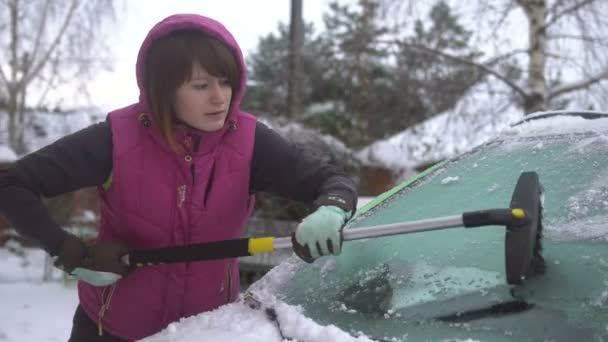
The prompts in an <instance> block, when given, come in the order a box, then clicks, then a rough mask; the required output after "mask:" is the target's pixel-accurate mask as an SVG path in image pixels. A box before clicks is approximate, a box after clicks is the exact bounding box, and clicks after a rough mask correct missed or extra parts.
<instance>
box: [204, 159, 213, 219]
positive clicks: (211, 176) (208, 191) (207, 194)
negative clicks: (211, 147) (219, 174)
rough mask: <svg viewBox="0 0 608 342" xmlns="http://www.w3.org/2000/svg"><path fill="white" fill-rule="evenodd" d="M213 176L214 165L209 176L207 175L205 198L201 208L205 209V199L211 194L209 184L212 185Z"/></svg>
mask: <svg viewBox="0 0 608 342" xmlns="http://www.w3.org/2000/svg"><path fill="white" fill-rule="evenodd" d="M214 176H215V163H214V164H213V166H212V168H211V174H210V175H209V180H208V181H207V187H206V188H205V198H204V199H203V207H204V208H207V199H209V193H210V192H211V184H213V177H214Z"/></svg>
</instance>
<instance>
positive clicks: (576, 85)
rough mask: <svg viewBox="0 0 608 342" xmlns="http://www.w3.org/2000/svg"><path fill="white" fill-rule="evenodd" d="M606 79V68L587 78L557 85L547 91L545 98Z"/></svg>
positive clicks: (607, 76)
mask: <svg viewBox="0 0 608 342" xmlns="http://www.w3.org/2000/svg"><path fill="white" fill-rule="evenodd" d="M606 79H608V69H607V70H604V71H602V72H600V73H598V74H597V75H595V76H592V77H589V78H587V79H584V80H580V81H576V82H572V83H569V84H566V85H563V86H560V87H557V88H555V89H553V90H552V91H550V92H549V94H548V95H547V98H548V99H553V98H555V97H558V96H560V95H563V94H566V93H569V92H572V91H576V90H580V89H585V88H588V87H590V86H592V85H594V84H596V83H598V82H601V81H603V80H606Z"/></svg>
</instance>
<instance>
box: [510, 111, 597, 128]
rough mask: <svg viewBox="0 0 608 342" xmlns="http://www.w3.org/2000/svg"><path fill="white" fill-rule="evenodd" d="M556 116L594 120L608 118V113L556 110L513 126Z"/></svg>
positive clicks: (532, 116)
mask: <svg viewBox="0 0 608 342" xmlns="http://www.w3.org/2000/svg"><path fill="white" fill-rule="evenodd" d="M555 116H578V117H581V118H584V119H588V120H593V119H601V118H608V112H600V111H594V110H554V111H543V112H535V113H532V114H529V115H526V116H525V117H524V118H523V119H521V120H519V121H517V122H515V123H514V124H513V125H511V126H517V125H520V124H522V123H524V122H530V121H533V120H538V119H546V118H550V117H555Z"/></svg>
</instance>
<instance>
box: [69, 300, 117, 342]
mask: <svg viewBox="0 0 608 342" xmlns="http://www.w3.org/2000/svg"><path fill="white" fill-rule="evenodd" d="M68 342H128V340H124V339H122V338H119V337H116V336H113V335H110V334H109V333H108V332H107V331H105V330H104V332H103V336H99V334H98V331H97V323H96V322H93V320H91V319H90V318H89V316H87V314H86V313H85V312H84V310H83V309H82V307H81V306H80V305H78V307H77V308H76V313H74V320H73V325H72V334H71V335H70V339H69V340H68Z"/></svg>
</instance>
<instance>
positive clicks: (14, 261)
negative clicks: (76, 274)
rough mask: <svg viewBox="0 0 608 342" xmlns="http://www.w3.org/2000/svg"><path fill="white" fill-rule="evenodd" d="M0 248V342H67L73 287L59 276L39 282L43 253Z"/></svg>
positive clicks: (75, 295) (74, 290) (74, 304)
mask: <svg viewBox="0 0 608 342" xmlns="http://www.w3.org/2000/svg"><path fill="white" fill-rule="evenodd" d="M16 250H17V251H19V250H21V251H24V252H25V255H24V256H23V257H22V256H19V255H17V254H15V253H14V252H10V251H9V250H8V248H0V303H2V304H0V308H1V310H0V341H7V342H9V341H10V342H13V341H14V342H17V341H18V342H47V341H48V342H51V341H53V342H54V341H67V339H68V337H69V334H70V330H71V327H72V316H73V314H74V310H75V309H76V306H77V301H78V299H77V294H76V288H75V284H74V283H73V282H72V283H70V284H67V285H65V284H64V283H63V281H62V277H61V275H60V274H59V272H56V273H55V274H54V276H53V277H52V279H53V280H52V281H51V282H42V277H43V273H44V272H43V265H44V252H43V251H41V250H38V249H35V250H34V249H25V250H23V249H20V248H19V249H16Z"/></svg>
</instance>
